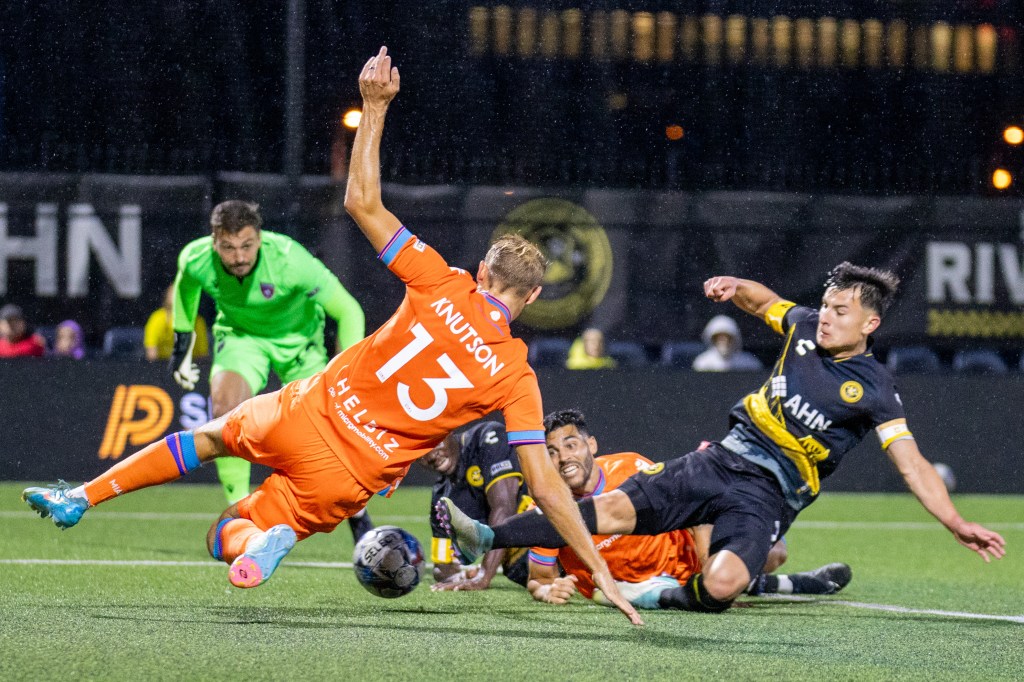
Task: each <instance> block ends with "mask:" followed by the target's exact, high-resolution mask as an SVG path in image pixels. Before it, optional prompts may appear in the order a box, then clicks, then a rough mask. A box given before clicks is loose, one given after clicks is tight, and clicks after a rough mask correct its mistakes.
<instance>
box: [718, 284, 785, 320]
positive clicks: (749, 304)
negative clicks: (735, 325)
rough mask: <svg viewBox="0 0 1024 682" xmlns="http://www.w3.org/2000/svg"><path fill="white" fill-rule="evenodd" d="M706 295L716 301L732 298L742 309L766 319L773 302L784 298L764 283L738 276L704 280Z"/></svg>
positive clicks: (722, 301) (721, 301) (720, 301)
mask: <svg viewBox="0 0 1024 682" xmlns="http://www.w3.org/2000/svg"><path fill="white" fill-rule="evenodd" d="M704 295H705V296H707V297H708V298H710V299H711V300H712V301H715V302H716V303H724V302H725V301H729V300H731V301H732V302H733V303H735V304H736V307H737V308H739V309H740V310H742V311H744V312H747V313H750V314H751V315H756V316H757V317H760V318H761V319H764V316H765V313H767V312H768V309H769V308H771V307H772V305H773V304H775V303H777V302H778V301H781V300H782V297H781V296H779V295H778V294H776V293H775V292H774V291H772V290H771V289H769V288H768V287H766V286H765V285H763V284H760V283H758V282H754V281H752V280H749V279H740V278H738V277H728V276H718V277H712V278H711V279H709V280H708V281H706V282H704Z"/></svg>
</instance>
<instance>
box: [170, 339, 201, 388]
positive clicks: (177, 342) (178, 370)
mask: <svg viewBox="0 0 1024 682" xmlns="http://www.w3.org/2000/svg"><path fill="white" fill-rule="evenodd" d="M195 343H196V335H195V334H194V333H193V332H174V351H173V352H172V353H171V366H170V369H171V376H172V377H174V380H175V381H176V382H178V385H179V386H181V387H182V388H184V389H185V390H186V391H191V390H192V389H194V388H195V387H196V384H197V383H199V365H197V364H195V363H194V362H192V347H193V346H194V345H195Z"/></svg>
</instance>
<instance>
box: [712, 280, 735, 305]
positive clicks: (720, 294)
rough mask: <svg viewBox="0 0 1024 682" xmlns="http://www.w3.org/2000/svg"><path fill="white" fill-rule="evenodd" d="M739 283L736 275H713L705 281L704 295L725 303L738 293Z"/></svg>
mask: <svg viewBox="0 0 1024 682" xmlns="http://www.w3.org/2000/svg"><path fill="white" fill-rule="evenodd" d="M738 283H739V280H737V279H736V278H735V277H712V278H711V279H709V280H707V281H706V282H704V295H705V296H707V297H708V298H710V299H711V300H712V301H715V302H716V303H723V302H725V301H728V300H729V299H730V298H732V297H733V296H734V295H735V294H736V286H737V284H738Z"/></svg>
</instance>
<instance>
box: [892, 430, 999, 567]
mask: <svg viewBox="0 0 1024 682" xmlns="http://www.w3.org/2000/svg"><path fill="white" fill-rule="evenodd" d="M887 454H888V455H889V459H891V460H892V462H893V464H895V465H896V468H897V469H898V470H899V472H900V475H901V476H903V480H904V481H906V483H907V487H908V488H910V491H911V492H912V493H914V496H915V497H917V499H918V500H919V501H920V502H921V505H922V506H923V507H924V508H925V509H927V510H928V511H929V512H930V513H931V515H932V516H934V517H935V518H936V519H938V520H939V522H940V523H941V524H942V525H943V526H945V527H946V528H948V529H949V531H950V532H951V533H952V534H953V537H954V538H956V541H957V542H959V543H960V544H961V545H963V546H964V547H966V548H968V549H969V550H971V551H972V552H976V553H977V554H978V556H980V557H981V558H982V559H984V560H985V561H986V562H988V561H991V560H992V558H996V559H1001V558H1003V556H1004V555H1005V554H1006V541H1005V540H1004V539H1003V537H1002V536H1001V535H999V533H996V532H995V531H991V530H989V529H988V528H985V527H984V526H981V525H979V524H977V523H971V522H970V521H965V520H964V519H963V517H961V516H960V513H959V512H958V511H957V510H956V507H955V506H954V505H953V501H952V500H951V499H949V493H948V492H947V491H946V485H945V483H943V482H942V478H941V477H940V476H939V474H938V472H937V471H935V467H934V466H932V464H931V463H930V462H929V461H928V460H926V459H925V458H924V456H923V455H921V451H920V450H919V449H918V447H917V443H916V442H915V441H913V440H912V439H909V438H906V439H903V440H898V441H895V442H894V443H892V444H891V445H890V446H889V449H888V450H887Z"/></svg>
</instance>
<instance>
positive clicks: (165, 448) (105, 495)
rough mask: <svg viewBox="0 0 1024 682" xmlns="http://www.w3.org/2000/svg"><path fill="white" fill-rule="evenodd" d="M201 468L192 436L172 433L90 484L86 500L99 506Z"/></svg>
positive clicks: (87, 488)
mask: <svg viewBox="0 0 1024 682" xmlns="http://www.w3.org/2000/svg"><path fill="white" fill-rule="evenodd" d="M201 465H202V462H200V461H199V455H198V454H196V445H195V439H194V437H193V436H192V434H191V433H190V432H188V431H181V432H178V433H172V434H171V435H169V436H167V437H166V438H164V439H163V440H159V441H157V442H155V443H152V444H150V445H147V446H146V447H144V448H142V449H141V450H139V451H138V452H136V453H135V454H134V455H132V456H130V457H128V458H126V459H125V460H123V461H121V462H118V463H117V464H115V465H114V466H112V467H110V468H109V469H107V470H106V471H105V472H104V473H102V474H100V475H99V476H97V477H96V478H94V479H93V480H91V481H89V482H88V483H86V484H85V486H84V488H85V496H86V497H87V498H88V500H89V504H91V505H97V504H100V503H101V502H105V501H107V500H109V499H111V498H113V497H117V496H118V495H123V494H124V493H130V492H132V491H133V490H139V489H140V488H148V487H149V486H152V485H160V484H161V483H168V482H169V481H174V480H176V479H178V478H181V477H182V476H184V475H185V474H187V473H188V472H190V471H192V470H193V469H197V468H199V467H200V466H201Z"/></svg>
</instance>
